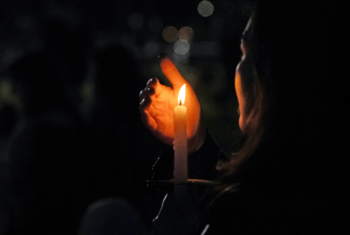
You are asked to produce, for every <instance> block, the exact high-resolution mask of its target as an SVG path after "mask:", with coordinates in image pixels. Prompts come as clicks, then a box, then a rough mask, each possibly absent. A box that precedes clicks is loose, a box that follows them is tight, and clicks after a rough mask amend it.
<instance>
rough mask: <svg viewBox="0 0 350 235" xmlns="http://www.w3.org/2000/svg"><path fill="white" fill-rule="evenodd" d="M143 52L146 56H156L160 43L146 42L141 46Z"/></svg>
mask: <svg viewBox="0 0 350 235" xmlns="http://www.w3.org/2000/svg"><path fill="white" fill-rule="evenodd" d="M143 52H144V54H145V55H146V56H148V57H156V56H157V55H158V54H159V52H160V45H159V43H157V42H154V41H150V42H147V43H146V44H145V45H144V46H143Z"/></svg>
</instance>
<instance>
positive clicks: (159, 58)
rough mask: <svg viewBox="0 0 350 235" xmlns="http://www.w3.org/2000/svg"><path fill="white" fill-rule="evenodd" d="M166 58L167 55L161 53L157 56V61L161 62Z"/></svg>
mask: <svg viewBox="0 0 350 235" xmlns="http://www.w3.org/2000/svg"><path fill="white" fill-rule="evenodd" d="M167 57H168V55H167V54H166V53H161V54H159V55H158V60H159V61H162V60H163V59H165V58H167Z"/></svg>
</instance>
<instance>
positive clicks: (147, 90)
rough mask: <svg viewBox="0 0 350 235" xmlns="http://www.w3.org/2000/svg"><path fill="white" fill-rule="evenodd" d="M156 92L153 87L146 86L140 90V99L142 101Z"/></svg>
mask: <svg viewBox="0 0 350 235" xmlns="http://www.w3.org/2000/svg"><path fill="white" fill-rule="evenodd" d="M154 93H155V90H154V88H153V87H146V88H145V89H143V90H142V91H140V94H139V99H140V101H142V100H143V99H145V98H146V96H151V95H153V94H154Z"/></svg>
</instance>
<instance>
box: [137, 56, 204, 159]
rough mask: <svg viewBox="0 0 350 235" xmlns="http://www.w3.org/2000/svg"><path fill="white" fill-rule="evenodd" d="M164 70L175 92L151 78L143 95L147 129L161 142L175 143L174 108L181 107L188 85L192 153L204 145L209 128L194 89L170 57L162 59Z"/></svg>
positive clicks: (143, 117) (142, 105)
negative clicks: (202, 118)
mask: <svg viewBox="0 0 350 235" xmlns="http://www.w3.org/2000/svg"><path fill="white" fill-rule="evenodd" d="M159 59H160V67H161V69H162V72H163V73H164V75H165V76H166V77H167V78H168V80H169V81H170V83H171V85H172V88H171V87H168V86H164V85H162V84H160V83H159V81H158V79H157V78H151V79H150V80H149V81H148V82H147V85H146V88H145V89H143V90H142V91H141V92H140V101H141V103H140V112H141V117H142V122H143V123H144V125H145V127H146V128H147V129H148V130H149V131H150V132H151V133H152V134H153V135H154V136H155V137H156V138H157V139H159V140H160V141H161V142H163V143H165V144H168V145H172V143H173V141H174V108H175V107H176V106H177V105H178V94H179V91H180V89H181V87H182V85H183V84H186V99H185V103H184V106H186V107H187V140H188V142H187V146H188V152H189V153H191V152H193V151H195V150H196V149H198V148H199V147H200V146H201V144H202V143H203V142H204V138H205V128H204V127H203V125H202V124H201V123H200V116H201V108H200V104H199V102H198V99H197V96H196V94H195V92H194V91H193V89H192V87H191V85H190V84H189V83H188V82H187V81H186V80H185V79H184V78H183V77H182V75H181V74H180V72H179V71H178V70H177V68H176V66H175V65H174V63H173V62H172V61H171V60H170V59H169V57H168V56H166V55H164V54H163V55H162V56H160V58H159Z"/></svg>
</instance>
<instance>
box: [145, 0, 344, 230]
mask: <svg viewBox="0 0 350 235" xmlns="http://www.w3.org/2000/svg"><path fill="white" fill-rule="evenodd" d="M340 9H341V7H339V5H335V4H330V3H329V4H327V5H326V4H324V3H323V2H317V4H312V3H308V4H303V5H301V4H298V3H296V2H292V1H284V2H281V1H259V2H258V3H257V4H256V8H255V10H254V13H253V14H252V17H251V18H250V21H249V23H248V25H247V27H246V29H245V30H244V32H243V37H242V43H241V49H242V58H241V61H240V62H239V64H238V65H237V68H236V76H235V90H236V95H237V98H238V103H239V113H240V118H239V126H240V128H241V130H242V132H243V134H244V143H243V145H242V147H241V148H240V149H239V150H238V151H237V152H236V153H235V154H234V155H233V156H231V157H230V158H229V159H228V158H225V156H223V154H222V153H221V151H220V149H219V147H215V142H214V141H213V140H212V137H211V136H210V135H209V134H208V132H206V131H205V130H204V129H205V128H204V127H203V124H201V122H200V106H199V103H198V100H197V98H196V97H195V95H193V96H192V97H191V98H188V99H187V98H186V100H187V101H186V102H189V103H191V102H192V104H193V105H194V106H195V107H196V109H195V110H196V111H195V112H192V113H188V118H189V119H190V120H191V121H188V128H189V129H190V130H188V134H189V133H190V135H188V145H189V149H190V151H189V159H188V167H189V177H191V174H192V173H191V172H200V173H201V174H197V175H196V176H200V177H201V178H204V179H210V180H216V181H217V185H216V186H215V187H213V190H211V191H209V192H207V193H206V194H205V195H203V199H202V205H203V206H202V207H201V211H200V213H199V215H198V218H197V219H196V222H195V223H196V224H195V225H194V226H193V227H192V229H193V230H192V231H188V233H187V234H201V235H203V234H205V235H208V234H260V233H261V234H316V233H320V232H322V233H326V234H347V233H348V232H349V226H348V225H347V222H346V221H345V217H343V214H344V213H345V210H346V209H345V208H347V202H346V200H348V199H347V198H348V194H347V193H346V190H345V188H346V187H347V186H348V185H349V180H348V177H347V173H346V172H347V169H348V167H349V166H348V165H347V164H345V159H344V156H343V152H344V151H345V146H346V145H345V143H346V141H345V139H344V138H341V137H340V136H346V135H347V133H348V128H345V126H344V125H338V124H337V123H346V122H347V121H346V111H345V110H344V102H343V98H342V96H341V94H342V92H341V91H342V89H343V88H344V87H345V86H344V84H345V83H343V81H344V79H343V78H344V74H345V73H344V68H346V66H343V65H342V63H341V62H342V60H340V59H339V58H338V54H337V53H338V52H339V51H341V50H342V48H343V47H342V46H343V45H342V43H341V42H337V43H335V40H336V38H337V37H334V35H342V34H341V27H339V26H338V25H340V24H339V23H340V22H341V19H340V18H336V17H332V14H331V13H333V12H338V10H340ZM310 12H312V17H311V15H310ZM160 64H161V68H162V70H163V72H164V74H165V75H166V76H167V77H168V78H169V80H170V82H171V83H172V85H173V88H174V90H177V89H178V86H177V83H178V82H179V83H180V84H183V83H184V81H183V78H182V77H181V76H180V75H178V72H177V70H176V69H175V66H173V65H172V64H171V61H170V59H169V58H167V57H162V58H161V60H160ZM165 64H166V65H167V66H165ZM169 70H170V71H172V72H173V73H172V74H169V73H168V71H169ZM174 71H176V72H174ZM173 74H177V76H174V75H173ZM186 86H187V88H189V90H190V91H191V88H190V86H189V85H188V84H186ZM173 93H175V94H176V92H174V91H173V90H172V89H171V88H168V87H165V86H163V85H161V84H159V82H158V80H157V79H152V80H150V81H149V83H148V84H147V86H146V88H145V90H143V91H142V92H141V94H140V98H141V104H140V111H141V116H142V120H143V122H144V124H145V126H146V127H147V128H148V129H149V130H150V131H151V133H152V134H154V135H155V136H156V137H158V139H159V140H161V141H163V142H164V143H168V144H169V145H170V144H171V142H172V138H173V135H172V134H171V133H172V132H171V130H169V129H171V128H172V126H171V125H172V124H171V123H172V120H171V119H170V118H169V119H165V118H163V117H164V116H165V115H169V117H170V116H171V114H172V112H173V107H169V105H168V106H166V105H163V106H162V105H160V104H161V103H162V104H165V103H171V102H175V99H174V97H173V95H172V94H173ZM160 113H162V115H163V116H161V115H160ZM335 118H336V120H337V123H335V122H334V121H331V120H335ZM159 126H161V127H163V128H162V129H160V128H159ZM165 127H167V128H169V129H167V128H165ZM163 130H168V132H167V131H163ZM193 139H195V140H196V141H193ZM204 149H205V151H203V150H204ZM165 158H167V159H168V158H169V156H166V154H164V156H161V157H160V158H159V160H158V162H157V163H156V165H155V167H154V177H155V178H158V179H162V178H171V176H172V175H171V172H172V171H171V167H168V166H167V164H170V163H171V161H170V160H165ZM203 169H206V170H203ZM192 175H195V174H192ZM175 207H176V206H174V208H175ZM177 207H179V206H177ZM183 209H184V208H183ZM184 214H185V213H184ZM164 216H166V215H164ZM192 221H193V220H192ZM191 223H192V222H191ZM172 229H173V228H169V230H172Z"/></svg>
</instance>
